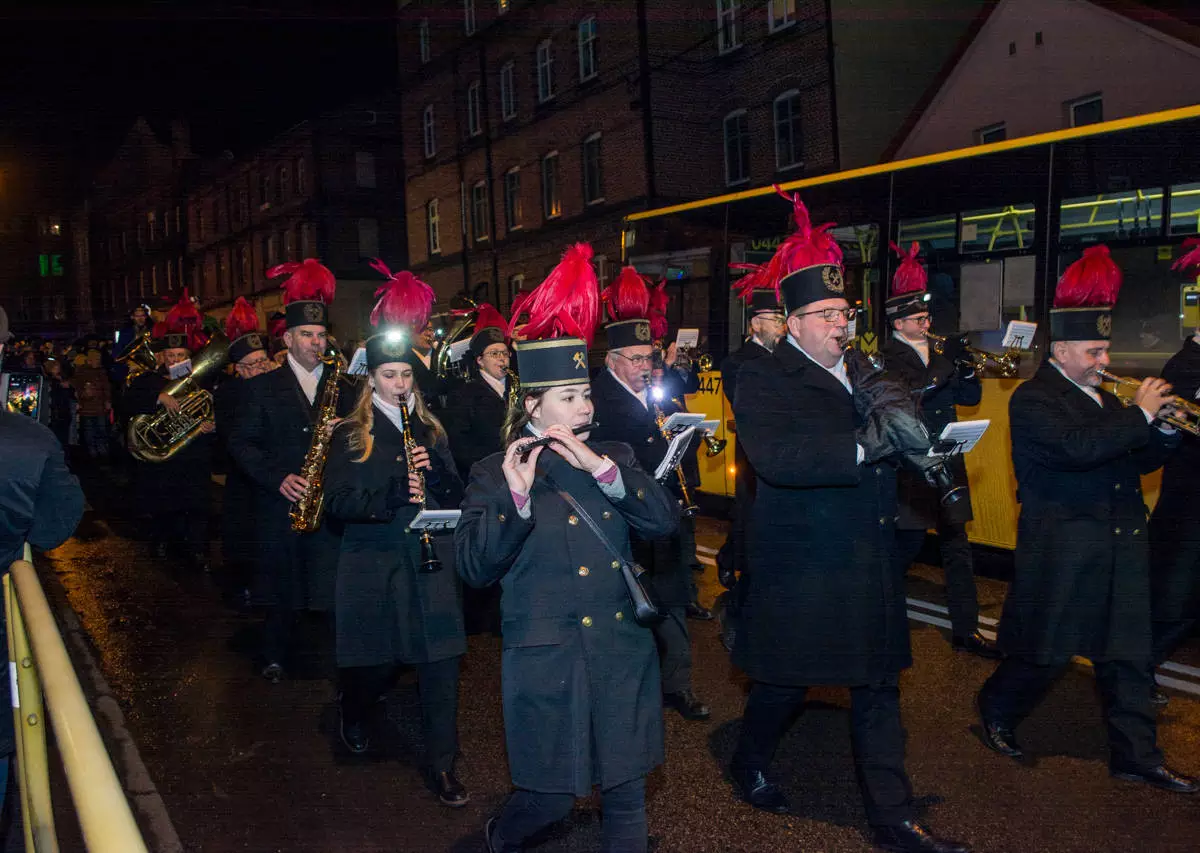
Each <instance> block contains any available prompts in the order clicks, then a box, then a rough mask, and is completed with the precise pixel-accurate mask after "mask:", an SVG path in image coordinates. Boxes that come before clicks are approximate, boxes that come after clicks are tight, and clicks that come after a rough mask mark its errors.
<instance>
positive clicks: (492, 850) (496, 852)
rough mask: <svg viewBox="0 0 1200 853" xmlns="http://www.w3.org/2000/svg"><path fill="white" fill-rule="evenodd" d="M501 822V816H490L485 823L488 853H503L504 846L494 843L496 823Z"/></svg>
mask: <svg viewBox="0 0 1200 853" xmlns="http://www.w3.org/2000/svg"><path fill="white" fill-rule="evenodd" d="M499 822H500V818H499V817H489V818H488V820H487V823H485V824H484V825H483V843H484V844H485V845H487V853H501V849H502V848H500V847H497V846H496V845H495V844H493V843H492V833H493V832H495V831H496V824H498V823H499Z"/></svg>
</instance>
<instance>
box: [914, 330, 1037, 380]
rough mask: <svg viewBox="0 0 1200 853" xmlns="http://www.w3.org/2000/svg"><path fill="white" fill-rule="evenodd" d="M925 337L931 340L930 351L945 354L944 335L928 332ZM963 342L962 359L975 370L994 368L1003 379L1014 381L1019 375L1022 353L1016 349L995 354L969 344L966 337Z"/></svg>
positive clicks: (981, 370) (1011, 348)
mask: <svg viewBox="0 0 1200 853" xmlns="http://www.w3.org/2000/svg"><path fill="white" fill-rule="evenodd" d="M925 337H926V338H928V339H929V348H930V349H932V350H933V351H934V352H936V353H937V354H938V355H944V354H945V352H946V344H947V339H946V337H945V336H944V335H935V334H934V333H933V332H926V333H925ZM961 340H962V341H963V344H962V350H961V358H963V359H965V360H966V361H967V362H968V363H969V364H970V365H971V366H972V367H973V368H974V369H975V370H978V371H980V372H983V371H984V370H987V369H988V368H989V367H990V368H994V369H995V371H996V373H997V375H999V376H1000V378H1001V379H1012V378H1014V377H1015V376H1016V375H1017V371H1018V370H1019V369H1020V367H1021V351H1020V350H1019V349H1017V348H1016V347H1009V348H1008V349H1006V350H1005V351H1004V352H1002V353H994V352H988V351H987V350H983V349H977V348H976V347H973V346H971V345H969V344H967V343H966V335H963V336H962V338H961Z"/></svg>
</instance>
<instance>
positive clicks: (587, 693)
mask: <svg viewBox="0 0 1200 853" xmlns="http://www.w3.org/2000/svg"><path fill="white" fill-rule="evenodd" d="M588 446H589V447H590V448H592V450H594V451H595V452H597V453H601V454H607V455H608V456H609V458H611V459H612V460H613V461H614V462H616V463H617V465H618V467H619V469H620V475H621V479H622V481H623V483H624V486H625V497H624V498H622V499H621V500H617V501H610V500H609V499H608V498H607V497H605V495H604V493H603V492H601V491H600V488H599V487H598V486H597V485H596V482H595V480H594V479H593V478H592V476H591V475H590V474H588V473H586V472H583V471H579V470H576V469H575V468H572V467H571V466H570V465H569V464H567V463H566V462H565V461H564V460H563V459H562V458H561V457H559V456H558V455H557V454H556V453H554V452H553V451H543V452H542V455H541V456H540V457H539V459H538V472H539V473H538V478H537V480H536V481H535V483H534V486H533V489H532V491H531V492H530V503H529V506H530V507H531V516H530V518H529V519H528V520H525V519H522V518H521V517H520V515H519V514H518V513H517V508H516V505H515V503H514V502H513V498H512V493H511V492H510V491H509V488H508V484H507V482H506V481H505V479H504V474H503V472H502V471H501V464H502V462H503V457H502V456H501V455H500V454H496V455H494V456H489V457H488V458H487V459H484V460H483V461H481V462H479V463H478V464H477V465H475V467H474V468H472V469H471V481H470V484H469V485H468V487H467V495H466V499H465V500H464V501H463V505H462V510H463V516H462V520H461V521H460V522H459V525H458V529H457V530H455V534H454V544H455V551H456V556H457V563H458V572H459V574H460V575H461V576H462V578H463V580H465V581H466V582H467V583H469V584H471V585H472V586H477V587H483V586H486V585H488V584H491V583H495V582H496V581H499V582H500V586H501V589H502V591H503V594H502V595H501V598H500V605H501V611H502V613H503V626H504V630H503V635H504V652H503V695H504V727H505V737H506V742H507V744H508V765H509V768H510V770H511V771H512V779H513V783H514V784H515V785H516V786H518V787H520V788H526V789H529V790H533V791H545V792H557V793H571V794H574V795H576V796H585V795H586V794H588V793H589V792H590V791H591V789H592V785H594V784H598V785H600V786H601V787H602V788H609V787H612V786H613V785H618V784H621V783H622V782H627V781H629V780H631V779H636V778H638V777H641V776H644V775H646V774H647V773H649V772H650V771H651V770H653V769H654V768H655V767H657V766H658V765H659V764H661V763H662V761H663V722H662V687H661V684H660V676H659V670H658V651H657V649H656V647H655V643H654V635H653V634H652V633H651V632H650V631H649V630H647V629H646V628H643V627H641V626H640V625H638V624H637V623H636V622H635V621H634V619H633V613H632V611H631V607H630V604H629V596H628V593H627V592H626V589H625V585H624V582H623V581H622V579H621V573H620V572H619V571H618V569H617V568H615V567H614V566H613V562H614V560H613V557H612V556H611V555H610V554H609V553H608V551H606V550H605V549H604V547H603V546H602V545H601V544H600V540H599V539H597V537H596V535H595V534H594V533H593V532H592V531H591V529H590V528H589V527H588V526H587V525H586V524H585V523H584V522H582V521H580V520H579V519H578V518H577V517H576V516H575V514H574V512H573V511H572V509H571V507H570V506H569V505H568V504H567V503H566V502H565V501H564V500H563V499H562V498H561V497H560V496H559V495H558V493H557V492H556V491H555V490H554V489H552V488H551V487H550V486H549V485H548V484H547V483H546V481H545V474H546V473H550V474H551V475H552V476H553V478H554V480H555V481H556V482H557V485H558V486H559V487H560V488H562V489H565V490H567V491H568V492H570V493H571V494H572V495H573V496H574V497H575V499H576V500H578V501H579V503H580V504H581V505H582V506H583V507H584V508H585V509H586V510H587V512H588V514H589V515H590V516H591V517H592V518H593V519H595V520H596V523H597V524H599V525H600V527H601V529H602V530H604V531H605V533H606V535H607V536H608V538H609V539H610V540H611V541H612V542H613V544H614V545H615V546H616V547H617V548H619V549H620V550H621V551H622V553H624V554H625V555H626V557H628V555H629V553H630V552H629V533H630V531H631V530H636V531H638V532H639V533H641V534H642V535H644V536H648V537H659V536H663V535H665V534H666V533H668V532H669V531H670V530H672V529H673V528H674V527H675V525H676V522H677V518H678V512H679V509H678V505H677V504H676V502H675V500H674V498H673V497H672V496H671V495H670V494H669V493H668V492H667V490H666V489H664V488H662V487H661V486H660V485H658V484H657V483H656V482H655V481H654V480H653V478H651V477H650V476H649V475H647V474H646V473H645V472H643V471H642V469H641V467H640V466H639V465H638V464H637V461H636V459H635V458H634V455H633V452H632V451H631V450H630V449H629V447H628V446H626V445H623V444H618V443H614V442H594V441H589V442H588Z"/></svg>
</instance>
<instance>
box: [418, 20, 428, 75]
mask: <svg viewBox="0 0 1200 853" xmlns="http://www.w3.org/2000/svg"><path fill="white" fill-rule="evenodd" d="M417 41H418V42H419V43H420V51H421V64H422V65H424V64H425V63H426V62H428V61H429V53H430V50H429V20H428V19H423V20H422V21H421V23H420V24H418V25H417Z"/></svg>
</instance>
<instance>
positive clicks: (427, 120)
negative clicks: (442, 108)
mask: <svg viewBox="0 0 1200 853" xmlns="http://www.w3.org/2000/svg"><path fill="white" fill-rule="evenodd" d="M421 138H422V139H423V140H424V143H425V156H426V157H432V156H433V155H435V154H437V139H436V138H435V137H434V135H433V104H426V105H425V110H424V111H423V112H422V113H421Z"/></svg>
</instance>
